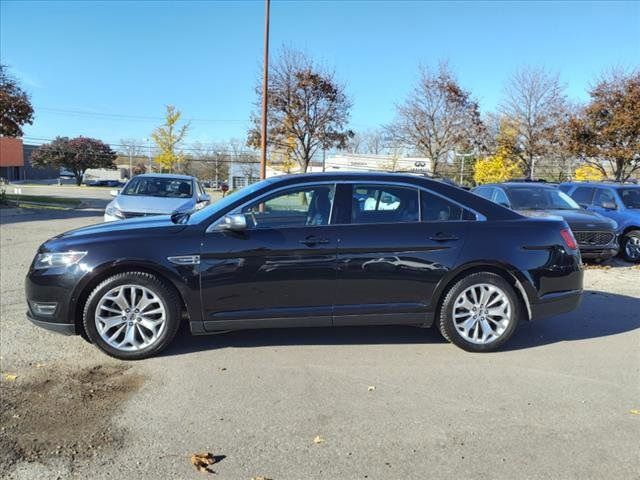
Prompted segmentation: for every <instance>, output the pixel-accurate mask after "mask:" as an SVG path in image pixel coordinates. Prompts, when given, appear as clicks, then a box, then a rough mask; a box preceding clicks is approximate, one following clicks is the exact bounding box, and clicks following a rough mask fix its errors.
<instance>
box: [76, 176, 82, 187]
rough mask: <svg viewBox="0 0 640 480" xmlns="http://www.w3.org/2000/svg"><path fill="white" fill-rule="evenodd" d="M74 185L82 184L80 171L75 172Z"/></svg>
mask: <svg viewBox="0 0 640 480" xmlns="http://www.w3.org/2000/svg"><path fill="white" fill-rule="evenodd" d="M75 177H76V185H77V186H78V187H79V186H81V185H82V173H75Z"/></svg>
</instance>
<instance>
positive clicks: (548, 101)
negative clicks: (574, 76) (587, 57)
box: [500, 68, 567, 178]
mask: <svg viewBox="0 0 640 480" xmlns="http://www.w3.org/2000/svg"><path fill="white" fill-rule="evenodd" d="M566 111H567V109H566V96H565V94H564V86H563V85H562V84H561V83H560V79H559V77H558V75H557V74H551V73H548V72H547V71H546V70H544V69H542V68H524V69H522V70H519V71H517V72H516V73H515V74H514V75H513V76H512V77H511V79H510V80H509V82H508V84H507V87H506V89H505V93H504V99H503V102H502V104H501V106H500V113H501V114H502V115H503V117H505V118H506V119H507V121H508V122H509V124H510V125H511V126H512V127H513V128H514V129H515V131H516V135H515V137H514V141H515V144H514V145H513V151H514V152H516V154H517V157H518V160H519V161H520V164H521V167H522V171H523V172H524V174H525V175H526V176H527V177H529V178H533V175H534V170H535V161H536V159H539V158H544V157H546V156H548V155H549V154H550V153H551V152H552V150H553V149H554V148H557V147H558V145H559V142H560V139H559V138H558V136H557V134H558V133H560V131H561V130H560V126H561V125H562V124H563V122H564V121H565V120H566Z"/></svg>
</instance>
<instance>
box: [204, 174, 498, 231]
mask: <svg viewBox="0 0 640 480" xmlns="http://www.w3.org/2000/svg"><path fill="white" fill-rule="evenodd" d="M356 184H363V185H371V186H376V185H394V186H401V187H408V188H413V189H416V190H418V191H419V192H420V193H419V200H420V201H419V205H418V208H419V209H420V212H419V213H420V221H419V222H390V223H388V224H402V223H435V222H423V221H422V210H421V209H422V205H421V204H422V197H421V196H422V192H425V193H429V194H431V195H435V196H437V197H440V198H442V199H443V200H446V201H448V202H451V203H453V204H454V205H457V206H459V207H460V208H462V209H464V210H467V211H469V212H471V213H473V214H474V215H475V216H476V220H475V221H476V222H485V221H487V217H486V216H485V215H483V214H481V213H480V212H478V211H477V210H474V209H473V208H470V207H468V206H466V205H463V204H461V203H460V202H457V201H455V200H454V199H452V198H449V197H447V196H446V195H442V194H440V193H438V192H434V191H433V190H430V189H429V188H426V187H423V186H420V185H415V184H412V183H407V182H399V181H395V180H390V181H380V180H377V181H376V180H373V181H366V180H323V181H315V182H302V183H297V184H295V185H284V186H282V187H278V188H276V189H274V190H271V191H269V192H265V193H263V194H262V195H260V196H258V197H255V198H252V199H250V200H247V201H246V202H244V203H242V204H240V205H238V206H237V207H235V208H234V209H233V210H230V211H228V212H226V213H225V214H224V215H222V216H221V217H220V218H219V219H217V220H216V221H214V222H212V223H211V224H210V225H209V226H208V227H207V229H206V230H205V233H211V232H215V231H217V230H216V229H215V227H216V225H218V224H219V223H220V222H221V221H222V219H223V218H224V217H225V215H233V214H234V213H237V211H238V210H241V209H243V208H244V207H246V206H247V205H249V204H251V203H254V202H256V201H260V200H261V199H263V198H265V197H268V196H271V195H272V194H274V193H278V192H281V191H284V190H290V189H293V188H300V187H312V186H314V185H333V186H334V189H335V192H337V190H338V186H339V185H356ZM334 195H335V193H334ZM334 205H335V198H334V201H333V202H332V203H331V213H330V216H329V222H331V218H332V216H333V207H334ZM471 221H473V220H442V222H443V223H444V222H471ZM342 225H381V223H328V224H327V225H300V226H291V227H287V228H308V227H328V226H342Z"/></svg>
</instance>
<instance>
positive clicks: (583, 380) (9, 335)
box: [0, 187, 640, 480]
mask: <svg viewBox="0 0 640 480" xmlns="http://www.w3.org/2000/svg"><path fill="white" fill-rule="evenodd" d="M43 188H44V187H43ZM50 188H55V187H50ZM106 199H107V197H105V199H102V201H103V202H104V201H105V200H106ZM99 200H100V199H99V198H98V199H95V201H93V200H92V201H90V202H88V203H87V205H88V206H94V207H96V208H94V209H80V210H68V211H65V210H35V209H33V210H32V209H30V210H28V211H16V210H1V211H0V212H1V214H2V225H1V226H0V237H1V248H0V251H1V258H0V262H1V265H2V268H1V272H0V273H1V291H0V295H1V319H0V334H1V335H0V337H1V338H0V353H1V362H2V382H1V386H2V396H1V403H2V405H1V408H0V416H1V428H2V431H1V432H0V477H2V478H5V477H6V478H20V479H22V478H29V479H41V478H69V477H71V478H94V479H102V478H142V479H146V478H149V479H158V478H176V479H185V478H206V476H205V475H206V474H204V473H200V472H197V471H196V469H195V468H194V467H193V466H192V465H191V463H190V461H189V456H190V455H191V454H192V453H195V452H211V453H212V454H213V455H215V456H216V459H217V462H216V463H215V464H214V465H212V466H211V469H212V470H213V471H215V475H213V477H214V478H220V479H247V480H248V479H250V478H252V477H261V476H262V477H264V478H271V479H274V480H275V479H311V478H314V479H315V478H317V479H337V478H340V479H364V478H369V479H396V478H397V479H404V478H504V479H511V478H523V477H527V478H640V476H639V474H638V461H639V460H640V448H639V446H638V445H639V443H638V439H639V438H640V348H639V347H640V313H639V312H640V269H638V267H632V266H630V265H623V264H622V263H620V262H617V261H616V262H612V264H610V265H606V266H598V267H592V268H589V269H587V271H586V273H585V294H584V298H583V302H582V305H581V307H580V308H579V309H578V310H577V311H575V312H572V313H569V314H565V315H561V316H558V317H554V318H549V319H545V320H541V321H539V322H534V323H531V324H526V325H522V326H521V327H520V329H519V331H518V332H517V333H516V335H515V337H514V338H513V339H512V340H511V341H510V343H509V344H508V347H507V348H506V349H505V350H502V351H500V352H497V353H491V354H470V353H466V352H464V351H462V350H460V349H458V348H456V347H454V346H451V345H449V344H447V343H445V342H444V341H443V340H442V339H441V337H440V336H439V334H438V333H437V332H436V331H432V330H421V329H417V328H411V327H368V328H350V327H349V328H342V329H288V330H265V331H244V332H234V333H229V334H224V335H216V336H210V337H191V336H190V335H189V333H188V332H187V331H186V330H184V331H183V332H181V333H180V334H179V338H178V339H177V341H176V342H174V344H172V345H171V346H170V347H169V348H168V349H167V350H166V351H164V352H163V353H162V354H161V355H160V356H159V357H157V358H152V359H150V360H145V361H140V362H133V363H125V362H119V361H117V360H113V359H110V358H108V357H106V356H105V355H103V354H101V353H100V352H99V351H98V350H97V349H95V348H93V347H92V346H91V345H89V344H88V343H87V342H85V341H84V340H83V339H82V338H80V337H63V336H59V335H56V334H54V333H49V332H46V331H44V330H42V329H38V328H36V327H34V326H32V325H31V324H30V323H29V322H28V321H27V320H26V318H25V315H24V311H25V308H26V307H25V302H24V292H23V280H24V275H25V273H26V271H27V269H28V266H29V263H30V262H31V259H32V257H33V255H34V253H35V250H36V249H37V247H38V246H39V245H40V244H41V243H42V242H43V241H45V240H46V239H47V238H49V237H51V236H53V235H55V234H58V233H60V232H63V231H65V230H69V229H72V228H76V227H80V226H83V225H87V224H91V223H97V222H100V221H101V218H102V211H100V210H99V208H97V207H98V206H100V205H101V204H100V202H99ZM203 476H204V477H203Z"/></svg>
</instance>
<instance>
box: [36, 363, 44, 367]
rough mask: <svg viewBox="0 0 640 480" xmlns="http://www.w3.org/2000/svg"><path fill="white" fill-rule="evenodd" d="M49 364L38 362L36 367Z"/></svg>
mask: <svg viewBox="0 0 640 480" xmlns="http://www.w3.org/2000/svg"><path fill="white" fill-rule="evenodd" d="M46 366H47V364H46V363H36V368H42V367H46Z"/></svg>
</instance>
